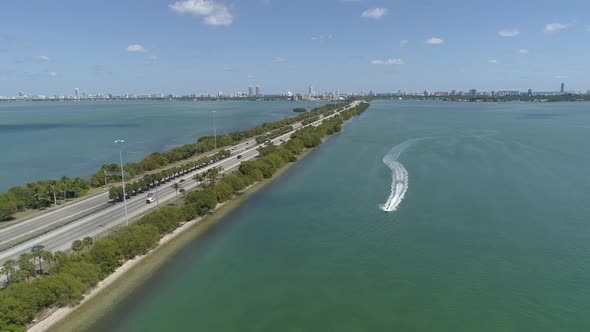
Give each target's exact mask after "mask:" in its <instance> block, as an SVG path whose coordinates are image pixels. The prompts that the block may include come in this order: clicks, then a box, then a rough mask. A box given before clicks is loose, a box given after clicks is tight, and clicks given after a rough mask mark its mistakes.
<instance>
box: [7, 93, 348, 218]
mask: <svg viewBox="0 0 590 332" xmlns="http://www.w3.org/2000/svg"><path fill="white" fill-rule="evenodd" d="M341 106H343V105H342V104H328V105H324V106H322V107H319V108H315V109H313V110H312V111H310V112H307V113H303V114H300V115H298V116H296V117H292V118H287V119H283V120H280V121H275V122H270V123H263V124H261V125H259V126H257V127H254V128H252V129H248V130H244V131H235V132H233V133H230V134H227V135H221V136H217V147H218V148H219V147H226V146H231V145H235V144H238V143H239V142H241V141H242V140H244V139H248V138H253V137H256V136H259V135H267V133H269V132H274V131H276V130H279V129H281V128H287V127H288V126H290V125H292V124H294V123H296V122H299V121H303V120H305V119H307V118H308V117H313V116H318V115H319V114H324V113H326V112H330V111H333V110H335V109H337V108H338V107H341ZM283 130H286V129H283ZM214 149H215V138H214V137H213V136H203V137H200V138H199V139H198V140H197V142H196V143H195V144H185V145H183V146H179V147H176V148H174V149H172V150H170V151H168V152H164V153H159V152H155V153H152V154H150V155H149V156H147V157H145V158H144V159H143V160H142V161H140V162H138V163H134V162H132V163H127V164H126V165H124V166H123V169H124V170H125V172H127V173H129V178H134V177H136V176H139V175H142V174H145V173H146V172H150V171H153V170H156V169H159V168H163V167H165V166H167V165H169V164H171V163H175V162H178V161H181V160H186V159H189V158H191V157H193V156H195V155H198V154H202V153H205V152H208V151H211V150H214ZM120 172H121V166H120V165H118V164H107V165H103V166H102V167H101V168H100V170H99V171H98V172H97V173H96V174H94V175H93V176H92V177H91V178H90V180H88V181H86V180H84V179H82V178H79V177H77V178H72V179H70V178H67V177H62V178H61V179H59V180H48V181H38V182H35V183H28V184H25V185H22V186H17V187H13V188H10V189H9V190H8V192H6V193H4V194H0V222H1V221H7V220H11V219H13V218H14V214H15V213H17V212H20V211H24V210H27V209H44V208H47V207H50V206H51V205H52V204H55V203H59V202H62V201H64V200H67V199H73V198H78V197H81V196H84V195H85V194H86V193H87V192H88V191H89V189H90V188H91V187H95V188H96V187H100V186H103V185H105V184H106V183H108V182H111V181H115V182H119V180H120V175H112V174H120ZM162 172H165V171H162ZM162 172H160V173H162ZM172 172H174V171H172ZM163 178H169V175H168V176H166V175H165V176H163ZM149 179H150V177H147V179H146V181H148V180H149ZM142 180H143V179H142ZM142 180H140V181H136V182H134V184H133V186H132V187H130V188H131V189H132V191H131V192H132V193H135V192H137V191H138V190H141V189H142V188H143V189H146V184H145V183H143V182H144V181H142ZM105 182H106V183H105ZM149 183H153V181H151V182H149ZM110 194H111V195H110V196H111V198H120V199H122V197H123V190H122V188H118V189H114V190H113V192H112V193H110Z"/></svg>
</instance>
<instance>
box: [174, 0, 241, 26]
mask: <svg viewBox="0 0 590 332" xmlns="http://www.w3.org/2000/svg"><path fill="white" fill-rule="evenodd" d="M168 8H170V9H171V10H172V11H174V12H176V13H178V14H190V15H194V16H199V17H203V22H204V23H205V24H208V25H224V26H229V25H231V24H232V23H233V21H234V16H233V14H232V13H231V11H230V9H229V8H228V7H227V6H226V5H224V4H221V3H217V2H215V1H213V0H183V1H177V2H175V3H174V4H171V5H168Z"/></svg>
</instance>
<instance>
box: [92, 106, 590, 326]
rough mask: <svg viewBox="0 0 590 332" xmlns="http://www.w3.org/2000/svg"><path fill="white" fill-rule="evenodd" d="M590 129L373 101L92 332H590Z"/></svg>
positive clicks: (528, 114) (550, 115)
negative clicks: (391, 158) (402, 177)
mask: <svg viewBox="0 0 590 332" xmlns="http://www.w3.org/2000/svg"><path fill="white" fill-rule="evenodd" d="M589 126H590V104H583V103H579V104H573V103H572V104H570V103H564V104H519V103H509V104H455V103H432V102H397V101H395V102H374V103H373V104H372V106H371V108H370V109H369V111H367V112H366V113H365V114H364V115H363V116H361V117H360V118H357V119H354V120H353V121H351V122H350V123H349V124H347V125H346V127H345V130H344V132H343V133H342V134H341V135H339V136H337V137H334V138H332V139H330V140H329V141H328V142H327V143H326V144H324V145H322V147H321V148H320V150H319V151H317V152H315V153H314V154H312V155H311V156H309V157H308V158H306V159H305V160H304V161H302V162H301V163H299V164H298V165H297V166H295V167H294V168H293V169H291V170H290V171H289V172H288V174H286V175H285V176H283V177H281V178H280V179H279V180H277V181H276V182H275V183H274V184H273V185H271V186H269V187H268V188H266V189H265V190H263V191H261V192H259V193H257V194H256V195H255V196H254V197H253V198H252V199H250V200H249V201H248V202H247V203H246V204H245V205H244V206H243V207H242V208H240V209H238V210H237V211H236V212H235V213H233V214H232V215H231V216H228V217H227V218H225V219H224V220H222V221H221V222H220V223H219V224H218V225H217V226H216V227H215V228H214V229H213V230H212V231H211V232H209V233H208V234H207V235H206V236H204V237H202V238H200V239H198V240H195V241H194V242H193V243H191V244H190V245H189V246H187V247H186V248H185V249H184V250H183V251H182V252H180V253H179V254H178V255H177V256H176V257H174V258H173V259H171V260H170V261H169V263H167V265H166V266H165V267H164V268H163V269H162V270H161V271H160V272H158V273H157V274H155V275H154V276H153V277H152V278H151V279H150V280H149V281H148V282H147V283H146V284H145V285H144V286H142V287H141V288H140V289H139V290H138V291H137V292H135V293H134V294H133V296H131V297H129V298H128V299H127V300H125V301H124V302H123V303H121V304H120V305H118V306H114V307H113V308H112V311H111V312H108V313H105V317H104V318H103V319H102V320H101V321H99V322H98V323H97V324H96V325H95V326H94V327H93V328H92V331H216V332H221V331H351V332H352V331H354V332H357V331H449V332H455V331H588V330H590V316H589V315H588V312H590V278H589V276H590V218H589V217H590V204H588V199H589V197H590V175H589V172H588V167H589V166H590V154H589V153H588V147H589V146H588V142H589V141H590V128H589ZM411 139H414V140H413V141H411V142H412V143H411V144H408V143H406V145H408V146H407V147H406V148H405V149H404V150H403V152H401V153H400V155H399V158H398V162H399V163H400V164H402V165H403V166H404V168H405V169H406V170H407V173H408V175H407V176H408V182H407V183H408V188H407V192H406V193H405V196H404V198H403V200H402V201H401V203H400V204H399V205H398V207H397V210H396V211H393V212H390V213H384V212H383V211H382V210H381V209H380V208H379V206H380V204H383V203H385V201H386V200H387V199H388V197H389V195H390V190H391V182H392V172H391V170H390V169H389V167H388V166H387V165H386V164H384V163H383V160H382V159H383V157H384V156H385V155H386V154H387V153H388V152H389V151H390V150H391V149H392V148H393V147H396V146H398V145H400V144H404V142H406V141H408V140H411ZM416 139H417V140H416Z"/></svg>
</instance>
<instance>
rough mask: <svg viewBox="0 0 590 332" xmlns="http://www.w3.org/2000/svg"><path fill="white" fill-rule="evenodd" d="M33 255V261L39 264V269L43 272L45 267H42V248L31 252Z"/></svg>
mask: <svg viewBox="0 0 590 332" xmlns="http://www.w3.org/2000/svg"><path fill="white" fill-rule="evenodd" d="M31 256H33V263H35V262H36V263H38V264H39V270H38V271H41V273H43V269H42V268H41V250H37V251H35V252H33V253H32V254H31Z"/></svg>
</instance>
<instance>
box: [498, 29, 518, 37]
mask: <svg viewBox="0 0 590 332" xmlns="http://www.w3.org/2000/svg"><path fill="white" fill-rule="evenodd" d="M498 35H500V37H505V38H512V37H516V36H518V35H520V31H519V30H518V29H504V30H500V31H498Z"/></svg>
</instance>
